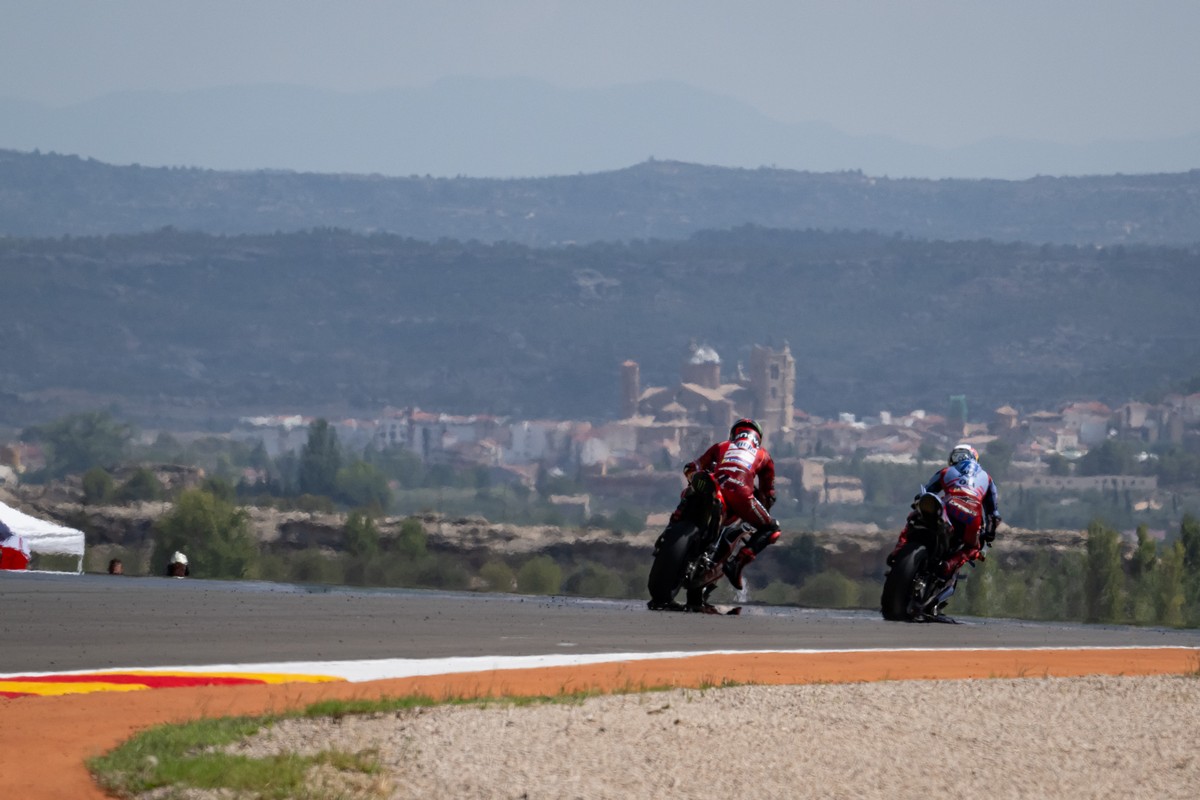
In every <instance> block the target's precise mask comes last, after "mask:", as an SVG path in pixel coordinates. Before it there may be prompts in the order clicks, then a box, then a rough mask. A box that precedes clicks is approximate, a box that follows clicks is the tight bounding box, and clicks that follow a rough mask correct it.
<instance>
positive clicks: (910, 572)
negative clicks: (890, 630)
mask: <svg viewBox="0 0 1200 800" xmlns="http://www.w3.org/2000/svg"><path fill="white" fill-rule="evenodd" d="M928 561H929V551H928V550H926V549H925V547H924V546H923V545H918V546H916V547H912V548H909V549H906V550H902V551H900V554H899V555H898V556H897V557H896V562H895V563H894V564H892V569H891V571H890V572H888V574H887V577H886V578H885V579H884V581H883V596H882V597H881V598H880V606H881V610H882V611H883V618H884V619H886V620H891V621H893V622H899V621H904V620H910V619H912V617H913V611H912V608H913V601H914V598H913V581H914V580H915V579H916V577H917V575H918V574H919V573H921V572H922V571H924V570H925V568H926V566H925V565H926V563H927V562H928Z"/></svg>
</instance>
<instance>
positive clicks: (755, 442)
mask: <svg viewBox="0 0 1200 800" xmlns="http://www.w3.org/2000/svg"><path fill="white" fill-rule="evenodd" d="M762 436H763V433H762V428H761V427H760V426H759V424H758V423H757V422H755V421H754V420H752V419H739V420H738V421H737V422H735V423H733V427H732V428H730V430H729V439H728V440H727V441H724V442H717V443H716V444H714V445H713V446H712V447H710V448H708V450H706V451H705V452H704V455H702V456H700V457H699V458H697V459H696V460H695V461H692V462H691V463H689V464H688V465H687V466H686V467H684V468H683V474H684V475H685V476H686V477H688V478H691V476H692V473H693V472H696V471H697V470H708V471H710V472H712V473H713V475H714V476H715V477H716V479H717V483H718V484H720V486H721V492H722V494H724V496H725V505H726V508H727V509H728V510H729V512H730V513H731V514H736V515H737V516H739V517H741V518H742V519H743V520H745V521H746V522H749V523H750V524H751V525H753V526H754V528H755V532H754V534H753V535H752V536H751V537H750V541H748V542H747V543H746V546H745V547H743V548H742V549H741V550H740V551H739V552H737V553H734V554H733V555H731V556H730V558H729V560H728V561H726V562H725V577H727V578H728V579H729V583H730V584H732V585H733V587H734V588H735V589H738V590H741V589H742V588H743V586H744V584H743V583H742V569H743V568H744V567H745V566H746V565H747V564H749V563H750V562H751V561H753V560H754V559H755V557H757V556H758V554H759V553H761V552H762V551H763V550H764V549H765V548H766V547H767V546H768V545H771V544H774V543H775V542H776V541H777V540H778V539H779V535H780V531H779V523H778V522H777V521H776V520H775V518H774V517H772V516H771V512H770V508H771V506H772V505H774V503H775V461H774V459H772V458H771V454H770V453H768V452H767V449H766V448H765V447H763V446H762ZM756 479H757V481H758V488H757V490H756V489H755V486H754V483H755V480H756Z"/></svg>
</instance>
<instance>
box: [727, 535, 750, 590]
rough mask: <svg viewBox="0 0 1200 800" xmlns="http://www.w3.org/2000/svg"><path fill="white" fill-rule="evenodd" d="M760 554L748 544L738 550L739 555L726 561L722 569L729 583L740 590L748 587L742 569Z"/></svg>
mask: <svg viewBox="0 0 1200 800" xmlns="http://www.w3.org/2000/svg"><path fill="white" fill-rule="evenodd" d="M757 555H758V554H757V553H755V552H754V551H753V550H751V549H750V548H749V547H748V546H747V547H743V548H742V549H741V550H739V551H738V553H737V555H735V556H733V557H732V558H730V559H729V560H728V561H726V562H725V564H724V565H723V567H722V569H723V570H724V571H725V577H726V578H728V579H729V585H730V586H732V587H733V588H735V589H737V590H738V591H739V592H740V591H741V590H742V589H745V588H746V585H745V584H744V583H742V570H743V569H744V568H745V566H746V565H747V564H749V563H750V562H751V561H753V560H754V559H755V557H756V556H757Z"/></svg>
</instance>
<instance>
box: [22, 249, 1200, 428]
mask: <svg viewBox="0 0 1200 800" xmlns="http://www.w3.org/2000/svg"><path fill="white" fill-rule="evenodd" d="M0 285H3V286H4V296H5V314H4V315H3V316H2V317H0V341H3V342H4V343H5V346H4V347H3V348H0V376H2V377H3V382H2V383H0V424H4V423H5V422H8V423H9V424H13V423H14V421H18V420H19V421H20V423H19V424H28V423H29V422H32V421H36V420H38V419H39V418H49V417H51V416H53V415H55V414H60V413H65V412H67V411H76V410H81V409H86V408H98V407H112V408H115V409H118V410H119V411H120V412H121V413H122V415H123V416H126V417H129V418H132V419H134V420H136V421H139V422H144V421H146V420H148V419H151V420H152V419H155V418H156V417H157V418H158V419H169V418H171V417H174V418H176V419H180V418H185V419H187V420H188V424H189V425H192V426H194V425H195V424H197V422H198V421H204V420H213V421H214V424H222V423H224V424H227V422H228V420H229V419H231V418H232V417H234V416H236V415H238V414H242V413H256V414H261V413H276V412H279V413H283V412H295V411H301V412H305V413H310V414H323V415H328V416H333V415H356V414H364V413H365V414H373V413H375V412H377V411H378V410H379V409H382V408H383V407H385V406H388V405H391V406H406V405H419V406H422V407H425V408H431V409H437V410H444V411H450V412H461V413H494V414H499V415H505V416H516V417H526V418H536V417H552V418H560V419H564V418H585V419H586V418H591V419H604V418H611V417H614V416H615V414H616V411H617V407H618V398H617V395H618V391H617V385H618V380H617V371H618V366H619V364H620V363H621V362H622V361H623V360H625V359H629V358H632V359H634V360H636V361H638V362H640V363H641V365H642V381H643V384H644V385H650V384H659V385H672V384H674V383H675V382H677V380H678V375H679V365H680V363H681V360H682V358H683V356H684V354H685V353H686V352H687V346H688V343H689V341H691V340H696V339H698V340H702V341H706V342H708V343H709V344H711V345H713V346H714V347H715V348H716V350H717V351H718V352H719V353H720V354H721V356H722V358H723V360H724V363H725V366H724V371H725V375H726V377H727V378H732V377H733V375H734V373H735V371H736V364H737V362H739V361H742V362H744V363H745V362H747V361H748V356H749V350H750V348H751V347H752V346H753V345H754V344H756V343H765V344H771V343H774V344H775V345H776V346H779V345H781V344H782V343H783V342H784V341H787V342H789V343H790V345H791V348H792V352H793V354H794V355H795V356H796V360H797V388H796V404H797V406H799V407H801V408H804V409H805V410H808V411H812V412H815V413H818V414H823V415H829V414H833V413H836V412H838V411H843V410H847V411H853V412H856V413H875V412H877V411H878V410H880V409H892V410H907V409H911V408H930V409H932V410H934V411H939V412H940V411H942V410H943V409H944V407H945V404H946V398H947V396H948V395H954V394H965V395H967V396H968V397H970V399H971V402H972V404H973V406H974V407H976V408H988V407H991V408H995V407H997V406H999V405H1001V404H1003V403H1009V404H1013V405H1017V406H1022V405H1023V406H1025V407H1033V408H1036V407H1044V406H1047V405H1051V404H1053V403H1055V402H1057V401H1059V400H1061V399H1064V398H1066V399H1079V398H1085V399H1101V400H1106V401H1113V402H1124V401H1126V400H1128V399H1130V398H1131V397H1140V396H1144V395H1145V394H1146V393H1147V392H1148V391H1150V390H1152V389H1155V388H1161V387H1164V386H1167V385H1174V384H1177V383H1178V382H1179V381H1180V380H1183V379H1185V378H1190V377H1192V376H1194V375H1195V374H1196V372H1197V369H1196V365H1197V363H1200V328H1197V326H1196V325H1195V320H1194V317H1195V298H1196V297H1200V250H1197V249H1195V248H1191V249H1178V248H1165V247H1114V248H1095V247H1075V246H1049V245H1046V246H1032V245H1022V244H999V243H995V242H987V241H981V242H931V241H916V240H910V239H905V238H902V237H894V236H881V235H878V234H872V233H851V232H834V233H825V232H817V231H780V230H768V229H762V228H753V227H746V228H738V229H736V230H731V231H724V232H715V231H714V232H707V233H702V234H696V235H695V236H693V237H692V238H690V239H688V240H686V241H682V242H665V241H653V242H633V243H628V244H614V243H597V244H592V245H587V246H570V247H557V248H542V249H533V248H528V247H524V246H520V245H514V244H491V245H489V244H482V243H477V242H476V243H460V242H454V241H448V240H445V241H440V242H435V243H429V242H420V241H415V240H412V239H404V238H400V237H396V236H390V235H384V234H374V235H360V234H354V233H350V232H347V231H336V230H315V231H308V232H304V233H295V234H274V235H255V236H234V237H225V236H211V235H207V234H199V233H185V232H180V231H175V230H162V231H158V232H156V233H152V234H142V235H136V236H106V237H92V238H66V239H53V240H52V239H13V238H10V239H0Z"/></svg>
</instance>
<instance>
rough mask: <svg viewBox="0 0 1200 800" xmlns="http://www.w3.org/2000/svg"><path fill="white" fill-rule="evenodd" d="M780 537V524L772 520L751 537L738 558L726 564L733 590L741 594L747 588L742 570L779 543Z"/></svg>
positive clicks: (726, 573)
mask: <svg viewBox="0 0 1200 800" xmlns="http://www.w3.org/2000/svg"><path fill="white" fill-rule="evenodd" d="M779 536H780V531H779V523H778V522H775V521H773V520H772V522H771V524H769V525H766V526H764V527H762V528H759V529H758V530H757V531H755V532H754V535H753V536H751V537H750V541H748V542H746V546H745V547H743V548H742V549H741V550H740V551H739V552H738V554H737V555H736V556H734V557H733V558H731V559H729V560H728V561H726V562H725V565H724V570H725V577H726V578H728V579H729V584H730V585H731V586H732V587H733V588H735V589H737V590H738V591H739V592H740V591H741V590H742V589H744V588H745V584H743V583H742V570H743V569H744V568H745V566H746V565H747V564H749V563H750V562H751V561H753V560H754V559H755V558H756V557H757V556H758V554H759V553H761V552H762V551H763V550H765V549H766V548H767V547H768V546H769V545H772V544H775V542H777V541H779Z"/></svg>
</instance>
